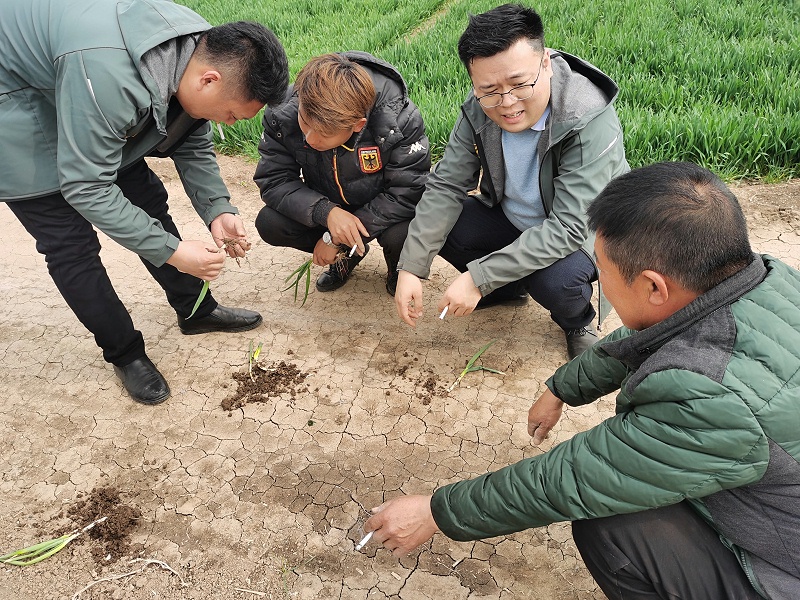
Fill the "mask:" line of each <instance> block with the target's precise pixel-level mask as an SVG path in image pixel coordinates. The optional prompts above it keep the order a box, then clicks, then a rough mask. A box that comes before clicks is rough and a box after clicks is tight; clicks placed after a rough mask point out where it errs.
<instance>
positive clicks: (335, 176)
mask: <svg viewBox="0 0 800 600" xmlns="http://www.w3.org/2000/svg"><path fill="white" fill-rule="evenodd" d="M336 155H337V149H336V148H334V150H333V179H334V181H336V187H338V188H339V195H340V196H341V197H342V200H343V201H344V203H345V204H350V203H349V202H348V201H347V198H345V197H344V190H343V189H342V184H341V183H340V182H339V168H338V164H337V160H336Z"/></svg>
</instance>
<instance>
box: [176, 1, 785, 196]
mask: <svg viewBox="0 0 800 600" xmlns="http://www.w3.org/2000/svg"><path fill="white" fill-rule="evenodd" d="M183 3H184V4H186V5H187V6H190V7H191V8H193V9H195V10H196V11H198V12H199V13H200V14H202V15H203V16H205V17H206V18H207V19H208V20H209V21H211V22H212V23H220V22H224V21H230V20H238V19H250V20H257V21H260V22H262V23H264V24H265V25H267V26H269V27H270V28H272V29H273V30H274V31H275V33H276V34H277V35H278V37H279V38H280V39H281V40H282V42H283V43H284V45H285V47H286V49H287V54H288V55H289V61H290V68H291V72H292V77H294V75H295V74H296V73H297V71H298V70H299V69H300V67H302V66H303V64H305V62H306V61H307V60H308V59H309V58H311V57H312V56H316V55H318V54H322V53H324V52H330V51H337V50H350V49H354V50H366V51H368V52H371V53H373V54H375V55H376V56H379V57H381V58H384V59H386V60H388V61H389V62H391V63H393V64H395V65H396V66H397V67H398V68H399V70H400V71H401V72H402V73H403V75H404V76H405V78H406V81H407V82H408V84H409V90H410V94H411V98H412V100H414V102H415V103H416V104H417V105H418V106H419V107H420V110H421V111H422V115H423V117H424V119H425V123H426V127H427V131H428V137H429V138H430V140H431V143H432V145H433V148H434V155H435V158H438V157H439V156H441V151H442V149H443V147H444V144H445V143H446V141H447V137H448V134H449V132H450V128H451V127H452V124H453V122H454V120H455V118H456V116H457V114H458V110H459V105H460V104H461V101H462V100H463V99H464V97H465V95H466V94H467V92H468V91H469V85H470V83H469V79H468V77H467V74H466V72H465V70H464V68H463V67H462V65H461V63H460V62H459V60H458V56H457V53H456V43H457V40H458V37H459V36H460V34H461V32H462V31H463V29H464V27H465V25H466V22H467V15H468V14H469V13H470V12H471V13H477V12H482V11H484V10H488V9H489V8H492V7H494V6H496V5H497V4H499V3H500V2H499V1H495V0H493V1H487V0H450V1H447V2H441V1H435V0H406V1H403V2H401V1H400V0H397V1H391V0H375V1H374V2H365V1H363V0H330V1H325V0H292V1H289V0H275V1H273V2H269V3H266V2H263V1H262V0H259V1H255V0H241V1H236V2H232V1H228V0H183ZM532 6H534V7H535V8H537V9H538V10H540V12H541V15H542V18H543V20H544V23H545V41H546V43H547V45H548V46H549V47H552V48H558V49H562V50H564V51H566V52H570V53H572V54H576V55H578V56H580V57H582V58H584V59H586V60H588V61H589V62H591V63H593V64H595V65H596V66H598V67H599V68H600V69H602V70H603V71H605V72H606V73H607V74H609V75H610V76H611V77H612V78H614V79H615V80H616V81H617V82H618V83H619V85H620V88H621V92H620V96H619V98H618V100H617V110H618V112H619V115H620V120H621V121H622V125H623V130H624V133H625V147H626V150H627V154H628V159H629V162H630V163H631V165H632V166H640V165H644V164H649V163H652V162H655V161H659V160H690V161H693V162H697V163H700V164H702V165H704V166H707V167H709V168H711V169H713V170H714V171H716V172H718V173H719V174H720V175H722V176H723V177H725V178H726V179H728V180H732V179H741V178H750V179H762V180H766V181H775V180H784V179H787V178H791V177H798V176H800V91H798V86H797V81H798V80H800V39H798V38H799V33H800V2H797V0H716V1H714V2H712V1H711V0H672V1H667V2H664V1H655V0H562V2H558V3H541V4H538V5H537V4H533V5H532ZM260 133H261V124H260V119H259V118H258V117H256V118H255V119H252V120H251V121H250V122H243V123H237V124H236V125H235V126H234V127H226V128H225V137H226V140H225V142H224V143H223V142H221V141H220V140H218V142H219V144H220V145H219V149H220V150H221V151H223V152H227V153H244V154H247V155H249V156H252V157H256V156H257V144H258V137H259V136H260Z"/></svg>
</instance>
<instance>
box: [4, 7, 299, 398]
mask: <svg viewBox="0 0 800 600" xmlns="http://www.w3.org/2000/svg"><path fill="white" fill-rule="evenodd" d="M0 56H2V60H1V61H0V202H7V203H8V206H9V208H10V209H11V211H12V212H13V213H14V215H15V216H16V217H17V219H19V221H20V222H21V223H22V224H23V226H24V227H25V229H26V230H27V231H28V232H29V233H30V234H31V235H32V236H33V237H34V238H35V239H36V249H37V250H38V251H39V252H40V253H41V254H43V255H44V256H45V260H46V262H47V267H48V269H49V271H50V275H51V276H52V278H53V281H54V282H55V284H56V287H57V288H58V290H59V292H60V293H61V295H62V296H63V297H64V299H65V300H66V301H67V304H69V306H70V308H71V309H72V311H73V312H74V313H75V315H76V316H77V317H78V319H79V320H80V321H81V323H83V325H84V326H85V327H86V328H87V329H88V330H89V331H91V332H92V334H94V337H95V341H96V342H97V345H98V346H100V348H102V350H103V358H104V359H105V360H106V361H107V362H109V363H111V364H113V365H114V370H115V372H116V373H117V375H118V376H119V377H120V379H121V380H122V383H123V385H124V386H125V389H126V390H127V391H128V393H129V394H130V395H131V396H132V397H133V399H134V400H136V401H137V402H141V403H143V404H158V403H160V402H163V401H164V400H166V399H167V397H168V396H169V393H170V390H169V386H168V384H167V382H166V380H165V379H164V377H163V376H162V375H161V373H160V372H159V371H158V369H157V368H156V367H155V365H153V363H152V362H151V361H150V359H149V358H148V357H147V355H146V353H145V346H144V340H143V338H142V334H141V333H140V332H139V331H137V330H136V329H134V326H133V322H132V321H131V318H130V316H129V315H128V312H127V310H126V309H125V306H124V305H123V304H122V302H120V300H119V298H118V297H117V294H116V292H115V291H114V288H113V287H112V285H111V282H110V280H109V278H108V275H107V274H106V271H105V268H104V267H103V264H102V263H101V261H100V257H99V251H100V244H99V242H98V239H97V235H96V234H95V232H94V230H93V228H92V226H93V225H94V226H95V227H97V229H99V230H101V231H102V232H104V233H105V234H106V235H108V236H109V237H110V238H111V239H112V240H114V241H115V242H117V243H119V244H120V245H122V246H123V247H125V248H127V249H129V250H132V251H133V252H135V253H136V254H138V255H139V256H140V257H141V258H142V262H144V264H145V267H147V269H148V271H149V272H150V274H151V275H152V276H153V278H154V279H155V280H156V282H157V283H158V284H159V286H161V288H163V289H164V291H165V293H166V296H167V299H168V301H169V303H170V304H171V305H172V307H173V309H174V310H175V312H176V313H177V315H178V325H179V327H180V330H181V332H182V333H185V334H195V333H206V332H210V331H227V332H232V331H245V330H248V329H252V328H254V327H257V326H258V325H259V324H260V323H261V315H259V314H258V313H257V312H254V311H250V310H244V309H237V308H226V307H224V306H220V305H218V304H217V302H216V300H214V298H213V297H212V296H211V295H210V294H209V295H207V296H205V299H204V300H203V302H202V303H201V304H200V305H199V306H197V307H195V306H194V305H195V302H196V300H197V299H198V297H199V295H200V291H201V289H202V286H203V281H202V280H206V281H210V280H213V279H215V278H216V277H217V276H218V275H219V273H220V271H221V269H222V266H223V264H224V259H225V253H224V252H222V249H223V247H224V249H225V252H227V254H228V255H230V256H232V257H239V256H244V253H245V251H246V250H247V249H248V248H249V247H250V242H249V241H248V240H247V236H246V233H245V229H244V225H243V223H242V220H241V219H240V218H239V216H238V214H237V210H236V208H234V207H233V206H232V205H231V204H230V194H229V193H228V190H227V188H226V187H225V184H224V183H223V181H222V178H221V177H220V173H219V167H218V166H217V161H216V155H215V154H214V148H213V145H212V140H211V126H210V124H209V123H208V121H217V122H222V123H227V124H233V123H234V122H235V121H237V120H239V119H246V118H250V117H253V116H255V115H256V113H258V111H259V110H261V108H263V107H264V104H265V103H270V102H272V103H277V102H279V101H280V100H281V99H282V98H283V95H284V93H285V91H286V88H287V85H288V81H289V75H288V65H287V60H286V53H285V52H284V50H283V47H282V46H281V44H280V42H279V41H278V39H277V38H276V37H275V35H274V34H273V33H272V32H271V31H270V30H269V29H267V28H266V27H264V26H263V25H260V24H257V23H246V22H239V23H228V24H226V25H220V26H218V27H213V28H212V27H211V26H210V25H209V24H208V23H207V22H206V21H205V20H204V19H202V18H201V17H200V16H199V15H197V14H196V13H194V12H192V11H191V10H189V9H188V8H186V7H183V6H180V5H178V4H174V3H172V2H169V1H167V0H3V2H2V3H1V4H0ZM145 156H161V157H166V156H170V157H172V159H173V161H174V162H175V166H176V168H177V170H178V174H179V175H180V178H181V181H182V183H183V186H184V189H185V190H186V193H187V195H188V196H189V198H190V199H191V201H192V204H193V205H194V208H195V210H196V211H197V214H198V215H199V216H200V218H201V219H202V220H203V222H204V223H205V225H206V226H208V227H209V229H210V232H211V236H212V237H213V242H214V243H210V241H201V240H181V237H180V234H179V233H178V229H177V228H176V226H175V223H174V222H173V221H172V217H171V216H170V214H169V207H168V205H167V191H166V189H165V188H164V186H163V184H162V183H161V181H160V180H159V179H158V178H157V177H156V175H155V174H154V173H153V172H152V171H151V170H150V168H149V167H148V165H147V163H146V162H145V160H144V158H145ZM195 308H196V310H195V311H194V314H192V312H193V309H195ZM190 317H191V318H190Z"/></svg>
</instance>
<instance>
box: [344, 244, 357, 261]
mask: <svg viewBox="0 0 800 600" xmlns="http://www.w3.org/2000/svg"><path fill="white" fill-rule="evenodd" d="M357 249H358V244H353V248H352V249H351V250H350V254H348V255H347V258H353V254H355V253H356V250H357Z"/></svg>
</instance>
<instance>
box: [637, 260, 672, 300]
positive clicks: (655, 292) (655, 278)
mask: <svg viewBox="0 0 800 600" xmlns="http://www.w3.org/2000/svg"><path fill="white" fill-rule="evenodd" d="M641 276H642V277H643V278H644V280H645V281H644V282H643V283H645V285H647V288H648V292H647V300H648V302H649V303H650V304H651V305H653V306H664V305H666V304H667V302H669V295H670V290H669V285H667V280H666V278H665V277H664V276H663V275H662V274H661V273H657V272H656V271H650V270H649V269H648V270H645V271H642V274H641Z"/></svg>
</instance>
